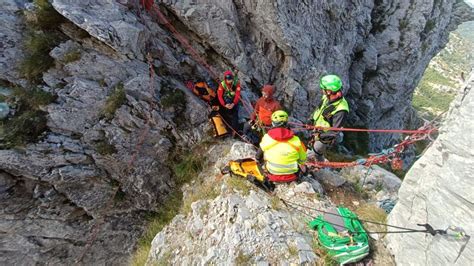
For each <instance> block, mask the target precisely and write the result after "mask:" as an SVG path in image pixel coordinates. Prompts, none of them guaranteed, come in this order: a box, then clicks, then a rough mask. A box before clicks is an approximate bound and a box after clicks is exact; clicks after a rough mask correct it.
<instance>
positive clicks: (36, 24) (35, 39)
mask: <svg viewBox="0 0 474 266" xmlns="http://www.w3.org/2000/svg"><path fill="white" fill-rule="evenodd" d="M34 4H35V7H36V8H35V10H34V11H33V12H32V14H30V15H28V14H27V16H26V18H27V19H26V23H25V24H26V25H27V26H28V27H29V28H28V29H27V34H26V37H25V39H24V42H23V46H24V49H25V57H24V58H23V60H22V61H21V62H20V64H19V72H20V74H21V76H22V77H24V78H26V79H27V80H28V81H29V82H30V83H32V84H38V83H40V82H41V76H42V74H43V72H45V71H47V70H48V69H49V68H51V67H52V66H53V65H54V59H53V58H52V57H51V56H49V52H50V51H51V49H53V48H54V47H55V46H57V45H58V44H59V43H60V42H61V41H62V40H64V39H65V36H64V34H62V33H61V32H60V30H59V26H60V25H61V23H63V22H65V21H66V20H65V18H64V17H63V16H61V14H59V13H58V12H57V11H56V10H55V9H54V8H53V7H52V6H51V4H50V3H49V2H48V1H47V0H34ZM28 18H30V19H28Z"/></svg>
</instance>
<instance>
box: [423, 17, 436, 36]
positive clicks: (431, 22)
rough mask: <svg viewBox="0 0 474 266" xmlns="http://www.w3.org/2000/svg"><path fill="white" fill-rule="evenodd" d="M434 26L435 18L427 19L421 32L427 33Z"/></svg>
mask: <svg viewBox="0 0 474 266" xmlns="http://www.w3.org/2000/svg"><path fill="white" fill-rule="evenodd" d="M435 27H436V20H434V19H428V21H426V24H425V28H424V29H423V32H425V33H429V32H430V31H432V30H433V29H434V28H435Z"/></svg>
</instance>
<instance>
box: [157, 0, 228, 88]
mask: <svg viewBox="0 0 474 266" xmlns="http://www.w3.org/2000/svg"><path fill="white" fill-rule="evenodd" d="M151 11H152V12H153V13H154V14H155V15H156V16H157V17H158V19H159V20H161V22H162V24H163V25H164V26H165V27H166V28H168V30H169V31H171V32H172V33H173V35H174V36H175V38H176V39H177V40H178V41H179V42H180V43H181V45H183V46H184V47H185V48H186V49H187V50H188V52H189V53H190V54H191V56H192V57H193V58H194V59H195V60H196V61H197V62H198V63H199V64H201V65H202V66H204V68H206V70H207V71H208V72H209V74H211V76H212V77H213V78H214V79H216V80H217V81H219V75H217V74H216V72H215V71H214V70H213V69H212V67H211V66H210V65H209V64H208V63H207V62H206V60H205V59H204V58H202V57H201V56H200V55H199V53H198V52H197V51H196V49H194V48H193V47H192V46H191V44H190V43H189V41H188V40H187V39H186V38H185V37H184V36H183V35H181V34H180V33H179V32H178V31H177V30H176V28H175V27H174V26H173V25H172V24H171V23H170V22H169V21H168V19H167V18H166V17H165V15H163V13H161V11H160V9H159V7H158V6H157V5H156V4H153V6H152V7H151Z"/></svg>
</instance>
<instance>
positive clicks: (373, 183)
mask: <svg viewBox="0 0 474 266" xmlns="http://www.w3.org/2000/svg"><path fill="white" fill-rule="evenodd" d="M340 174H341V175H342V176H344V177H345V178H346V179H348V180H349V181H351V182H352V183H357V184H359V185H360V186H363V187H364V188H366V189H369V190H376V191H380V190H384V191H387V192H396V191H398V189H399V188H400V185H401V184H402V181H401V180H400V178H398V177H397V176H396V175H394V174H393V173H391V172H389V171H387V170H385V169H383V168H382V167H380V166H378V165H373V166H372V167H371V168H368V167H365V166H361V165H357V166H355V167H349V168H344V169H342V170H341V173H340Z"/></svg>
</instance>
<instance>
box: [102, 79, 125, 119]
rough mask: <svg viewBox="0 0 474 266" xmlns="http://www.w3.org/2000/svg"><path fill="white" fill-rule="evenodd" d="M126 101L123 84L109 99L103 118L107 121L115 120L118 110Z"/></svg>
mask: <svg viewBox="0 0 474 266" xmlns="http://www.w3.org/2000/svg"><path fill="white" fill-rule="evenodd" d="M126 100H127V98H126V97H125V90H124V88H123V83H119V84H118V85H117V86H116V87H115V88H114V90H113V91H112V93H111V94H110V96H109V97H108V98H107V101H106V102H105V107H104V109H102V113H101V114H102V117H103V118H105V119H107V120H111V119H112V118H114V115H115V111H117V109H118V108H119V107H120V106H122V104H124V103H125V101H126Z"/></svg>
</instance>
